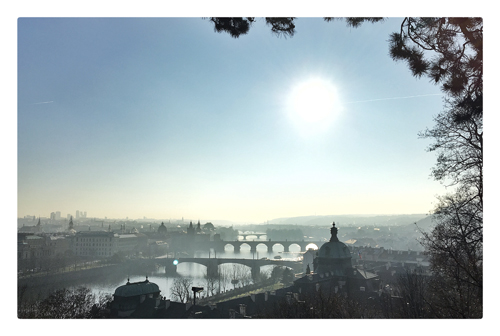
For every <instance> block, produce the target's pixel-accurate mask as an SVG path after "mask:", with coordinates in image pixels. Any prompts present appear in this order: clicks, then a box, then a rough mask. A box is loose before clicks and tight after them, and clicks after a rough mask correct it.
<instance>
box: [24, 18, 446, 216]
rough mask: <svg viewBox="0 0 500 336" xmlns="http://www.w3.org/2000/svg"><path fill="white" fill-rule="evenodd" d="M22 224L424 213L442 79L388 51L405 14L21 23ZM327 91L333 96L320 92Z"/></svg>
mask: <svg viewBox="0 0 500 336" xmlns="http://www.w3.org/2000/svg"><path fill="white" fill-rule="evenodd" d="M17 24H18V27H17V28H18V30H17V33H18V40H17V42H18V50H17V51H18V59H17V61H18V67H17V71H18V72H17V80H18V86H17V94H18V95H17V197H18V198H17V200H18V202H17V209H18V211H17V215H18V217H23V216H26V215H32V216H42V217H48V216H49V215H50V213H51V212H55V211H61V214H62V216H66V214H72V215H73V216H74V215H75V212H76V210H80V211H87V216H88V217H99V218H104V217H107V218H126V217H128V218H129V219H134V218H143V217H147V218H161V219H180V218H184V219H187V220H189V219H192V220H201V221H210V220H231V221H235V222H242V223H243V222H245V223H262V222H265V221H267V220H271V219H273V218H280V217H293V216H307V215H335V214H337V215H341V214H416V213H429V211H431V210H432V209H433V207H434V205H435V204H436V202H437V200H436V196H437V195H442V194H444V193H446V191H447V190H446V189H445V187H444V186H442V185H441V184H440V183H439V182H436V181H434V180H433V179H432V178H431V177H430V173H431V168H432V166H433V165H434V164H435V162H436V155H435V153H429V152H426V147H427V146H428V145H429V144H430V141H429V140H425V139H419V138H418V133H419V132H420V131H423V130H425V129H426V128H427V127H429V128H430V127H432V125H433V117H434V116H435V115H436V114H438V113H439V112H440V111H441V110H442V109H443V96H442V95H441V92H440V90H439V87H438V86H435V85H434V84H432V83H430V82H429V80H428V79H426V78H421V79H418V78H415V77H413V76H412V75H411V73H410V71H409V70H408V68H407V66H406V64H404V63H401V62H395V61H393V60H392V59H391V58H390V57H389V50H388V49H389V47H388V42H387V41H388V38H389V35H390V33H392V32H395V31H397V30H398V28H399V26H400V24H401V19H398V18H391V19H387V20H386V21H385V22H383V23H376V24H370V23H368V24H364V25H362V26H361V27H359V28H351V27H347V26H346V24H345V22H342V21H334V22H325V21H323V20H322V19H320V18H300V17H299V18H298V19H297V20H296V33H295V35H294V36H293V37H291V38H290V37H289V38H283V37H281V38H280V37H277V36H275V35H273V34H272V33H271V32H270V28H269V26H266V25H265V23H264V21H263V19H258V20H257V22H255V23H254V25H253V26H252V28H251V29H250V32H249V33H248V34H247V35H244V36H241V37H240V38H238V39H234V38H231V37H230V36H229V35H228V34H225V33H222V34H219V33H216V32H214V29H213V26H212V24H211V23H210V22H209V21H208V20H204V19H202V18H196V17H195V18H135V19H124V18H19V19H18V21H17ZM322 92H323V93H322Z"/></svg>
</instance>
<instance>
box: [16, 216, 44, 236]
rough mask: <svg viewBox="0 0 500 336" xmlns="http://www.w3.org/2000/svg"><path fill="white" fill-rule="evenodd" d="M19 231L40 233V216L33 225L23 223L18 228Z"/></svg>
mask: <svg viewBox="0 0 500 336" xmlns="http://www.w3.org/2000/svg"><path fill="white" fill-rule="evenodd" d="M18 232H19V233H42V224H41V222H40V217H39V218H38V223H37V224H36V225H34V226H28V225H26V226H25V225H23V226H22V227H21V228H20V229H19V230H18Z"/></svg>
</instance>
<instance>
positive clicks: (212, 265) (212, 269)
mask: <svg viewBox="0 0 500 336" xmlns="http://www.w3.org/2000/svg"><path fill="white" fill-rule="evenodd" d="M156 260H157V261H158V262H161V263H162V264H164V266H165V271H166V272H175V271H177V265H179V264H182V263H195V264H200V265H204V266H205V267H206V268H207V274H208V275H213V276H216V275H217V274H218V269H219V265H222V264H241V265H245V266H248V267H250V268H251V270H252V278H255V277H256V276H257V275H258V274H259V273H260V268H261V267H262V266H268V265H276V266H285V267H290V268H293V269H296V268H297V267H299V266H301V265H302V262H301V261H297V260H282V259H267V258H263V259H241V258H240V259H239V258H175V259H173V258H156ZM174 261H176V262H174Z"/></svg>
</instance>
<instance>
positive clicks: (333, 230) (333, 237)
mask: <svg viewBox="0 0 500 336" xmlns="http://www.w3.org/2000/svg"><path fill="white" fill-rule="evenodd" d="M338 231H339V229H337V228H336V227H335V222H333V223H332V227H331V229H330V233H331V234H332V237H331V238H330V241H331V242H338V241H339V238H338V237H337V232H338Z"/></svg>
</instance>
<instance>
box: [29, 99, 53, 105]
mask: <svg viewBox="0 0 500 336" xmlns="http://www.w3.org/2000/svg"><path fill="white" fill-rule="evenodd" d="M53 102H54V101H53V100H51V101H46V102H39V103H34V104H33V105H40V104H50V103H53Z"/></svg>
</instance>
